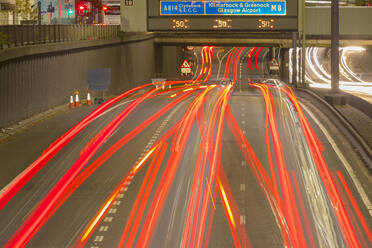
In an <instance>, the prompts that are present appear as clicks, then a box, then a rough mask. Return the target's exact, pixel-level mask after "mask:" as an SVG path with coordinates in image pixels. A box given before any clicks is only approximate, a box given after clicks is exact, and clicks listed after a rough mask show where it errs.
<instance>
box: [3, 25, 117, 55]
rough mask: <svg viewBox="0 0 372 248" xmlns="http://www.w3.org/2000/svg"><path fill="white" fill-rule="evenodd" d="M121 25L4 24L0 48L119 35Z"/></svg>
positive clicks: (99, 38) (107, 37) (97, 38)
mask: <svg viewBox="0 0 372 248" xmlns="http://www.w3.org/2000/svg"><path fill="white" fill-rule="evenodd" d="M119 32H120V25H4V26H0V33H2V34H3V36H4V35H5V42H3V43H5V44H1V43H0V49H6V48H11V47H16V46H27V45H35V44H45V43H57V42H65V41H79V40H101V39H110V38H115V37H118V35H119Z"/></svg>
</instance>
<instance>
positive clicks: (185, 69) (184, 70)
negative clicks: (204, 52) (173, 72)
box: [181, 59, 192, 76]
mask: <svg viewBox="0 0 372 248" xmlns="http://www.w3.org/2000/svg"><path fill="white" fill-rule="evenodd" d="M189 74H192V71H191V66H190V63H189V62H188V61H187V60H186V59H185V60H184V61H183V62H182V65H181V76H188V75H189Z"/></svg>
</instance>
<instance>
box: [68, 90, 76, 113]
mask: <svg viewBox="0 0 372 248" xmlns="http://www.w3.org/2000/svg"><path fill="white" fill-rule="evenodd" d="M68 106H69V108H70V109H71V108H75V105H74V97H73V96H72V93H71V95H70V104H69V105H68Z"/></svg>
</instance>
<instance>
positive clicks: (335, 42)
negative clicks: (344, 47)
mask: <svg viewBox="0 0 372 248" xmlns="http://www.w3.org/2000/svg"><path fill="white" fill-rule="evenodd" d="M338 3H339V0H332V6H331V36H332V38H331V74H332V77H331V93H337V92H338V91H339V84H340V82H339V80H340V54H339V47H340V17H339V5H338Z"/></svg>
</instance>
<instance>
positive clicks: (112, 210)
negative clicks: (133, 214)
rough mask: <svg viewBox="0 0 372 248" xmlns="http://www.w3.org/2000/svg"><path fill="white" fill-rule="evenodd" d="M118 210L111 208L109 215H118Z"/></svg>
mask: <svg viewBox="0 0 372 248" xmlns="http://www.w3.org/2000/svg"><path fill="white" fill-rule="evenodd" d="M117 211H118V210H117V209H116V208H110V210H109V214H116V212H117Z"/></svg>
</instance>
